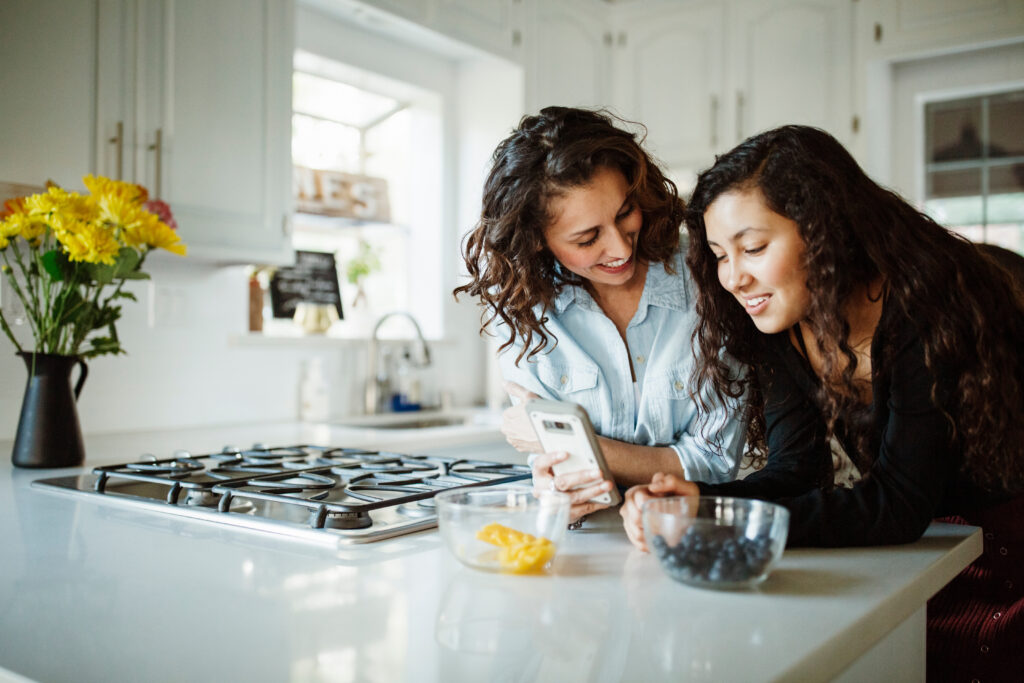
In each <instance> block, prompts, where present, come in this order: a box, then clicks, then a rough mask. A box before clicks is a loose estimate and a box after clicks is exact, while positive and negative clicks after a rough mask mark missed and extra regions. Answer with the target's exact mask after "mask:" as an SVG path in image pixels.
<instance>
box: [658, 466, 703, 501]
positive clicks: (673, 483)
mask: <svg viewBox="0 0 1024 683" xmlns="http://www.w3.org/2000/svg"><path fill="white" fill-rule="evenodd" d="M648 489H649V490H650V492H651V493H652V494H654V495H659V496H699V495H700V488H699V487H698V486H697V485H696V484H694V483H693V482H692V481H687V480H686V479H684V478H683V477H680V476H678V475H675V474H666V473H665V472H657V473H655V475H654V477H652V478H651V483H650V484H649V485H648Z"/></svg>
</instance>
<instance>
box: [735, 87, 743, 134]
mask: <svg viewBox="0 0 1024 683" xmlns="http://www.w3.org/2000/svg"><path fill="white" fill-rule="evenodd" d="M736 141H737V142H743V92H742V91H740V90H737V91H736Z"/></svg>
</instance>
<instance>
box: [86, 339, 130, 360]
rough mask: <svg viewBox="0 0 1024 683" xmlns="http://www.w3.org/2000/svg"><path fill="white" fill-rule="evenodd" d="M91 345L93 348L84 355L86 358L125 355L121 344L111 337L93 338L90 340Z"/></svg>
mask: <svg viewBox="0 0 1024 683" xmlns="http://www.w3.org/2000/svg"><path fill="white" fill-rule="evenodd" d="M89 344H90V345H91V347H92V348H90V349H89V350H88V351H86V353H85V354H83V355H85V356H86V357H92V356H99V355H101V354H104V353H114V354H117V353H124V351H122V350H121V344H120V342H118V341H117V340H116V339H111V338H110V337H93V338H92V339H90V340H89Z"/></svg>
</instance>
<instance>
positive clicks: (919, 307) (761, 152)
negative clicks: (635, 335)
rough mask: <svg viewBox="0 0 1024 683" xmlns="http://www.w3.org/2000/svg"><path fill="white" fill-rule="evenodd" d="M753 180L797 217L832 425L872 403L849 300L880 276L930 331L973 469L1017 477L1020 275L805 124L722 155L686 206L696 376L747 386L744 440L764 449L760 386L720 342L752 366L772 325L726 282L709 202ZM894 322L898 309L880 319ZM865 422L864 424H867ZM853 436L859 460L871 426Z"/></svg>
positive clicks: (726, 388) (867, 457)
mask: <svg viewBox="0 0 1024 683" xmlns="http://www.w3.org/2000/svg"><path fill="white" fill-rule="evenodd" d="M752 188H758V189H760V191H761V192H762V193H763V195H764V198H765V200H766V202H767V205H768V207H769V208H770V209H771V210H772V211H774V212H775V213H778V214H780V215H782V216H784V217H786V218H788V219H790V220H792V221H794V222H795V223H796V224H797V227H798V229H799V233H800V236H801V238H802V239H803V242H804V244H805V246H806V251H805V254H804V263H803V265H804V267H805V269H806V272H807V289H808V290H809V291H810V293H811V302H810V307H809V310H808V312H807V318H806V320H805V321H804V323H805V324H806V325H807V326H808V329H810V330H811V332H812V333H813V336H814V339H815V340H816V341H817V344H818V347H819V349H820V351H821V352H822V355H823V358H824V365H823V373H822V375H823V376H824V377H825V378H829V379H828V380H827V381H825V382H823V383H822V390H821V392H820V394H819V402H820V404H821V405H822V406H823V412H824V416H825V419H826V422H827V425H828V429H829V434H831V433H832V431H833V428H834V426H835V423H836V421H837V419H838V418H839V417H840V416H841V415H842V416H844V419H847V418H849V416H851V415H852V416H857V415H858V409H860V411H861V413H860V414H861V415H863V408H862V407H860V406H859V403H858V399H857V397H858V391H857V387H856V386H855V383H854V380H853V376H854V371H855V369H856V367H857V359H856V357H855V355H854V353H853V351H852V349H851V348H850V346H849V344H848V343H847V338H848V335H849V332H850V328H849V325H848V323H847V321H846V320H845V319H844V317H843V315H842V314H841V311H842V310H843V302H844V301H846V300H847V298H848V297H849V296H850V295H851V293H853V292H854V291H856V290H857V289H858V288H859V287H863V286H864V285H866V284H867V283H870V282H872V281H873V280H875V278H876V277H878V276H881V278H882V279H883V281H884V283H885V296H886V297H887V299H886V305H887V306H889V305H895V306H898V307H899V308H898V310H900V311H901V312H902V314H903V315H905V316H906V317H908V318H910V319H911V320H913V323H914V325H915V326H916V329H917V331H918V332H919V334H920V336H921V340H922V343H923V346H924V351H925V364H926V365H927V367H928V369H929V370H930V371H931V372H932V374H933V376H934V377H935V378H936V380H935V383H934V384H933V387H932V400H933V401H934V402H935V404H936V405H937V406H938V407H939V408H940V409H941V410H942V411H943V413H944V414H945V415H946V417H947V419H948V420H949V421H950V423H951V427H952V430H953V435H954V438H955V439H956V440H957V443H959V444H960V445H961V447H962V449H963V455H964V461H963V470H964V472H965V473H966V474H967V475H968V477H969V478H970V479H971V480H972V481H974V482H975V483H977V484H979V485H981V486H983V487H986V488H990V489H1019V488H1021V486H1022V485H1024V420H1022V419H1021V415H1022V412H1024V410H1022V409H1024V405H1022V390H1024V387H1022V386H1021V384H1022V381H1024V379H1022V377H1021V370H1020V368H1021V357H1020V354H1021V340H1022V339H1024V294H1022V289H1021V286H1020V284H1019V281H1018V284H1016V285H1015V283H1014V281H1013V279H1012V277H1011V275H1010V272H1009V271H1008V270H1007V269H1004V268H1003V267H1000V266H999V265H996V260H995V259H992V258H989V257H988V256H987V255H986V254H985V253H983V252H982V250H981V249H980V248H976V247H975V246H974V245H972V244H971V243H970V242H968V241H967V240H965V239H963V238H961V237H960V236H958V235H956V234H954V233H952V232H950V231H949V230H947V229H945V228H943V227H942V226H940V225H938V224H937V223H936V222H935V221H933V220H932V219H931V218H929V217H928V216H926V215H924V214H922V213H921V212H919V211H917V210H916V209H914V208H913V207H912V206H911V205H909V204H908V203H907V202H906V201H904V200H903V199H902V198H901V197H900V196H899V195H897V194H895V193H894V192H891V191H889V190H887V189H885V188H882V187H880V186H879V185H877V184H876V183H874V182H873V181H872V180H871V179H870V178H868V176H867V175H866V174H865V173H864V172H863V171H862V170H861V168H860V167H859V166H858V165H857V162H856V161H854V159H853V157H852V156H850V154H849V153H848V152H847V151H846V150H845V149H844V148H843V146H842V145H841V144H839V142H837V141H836V140H835V139H834V138H833V137H832V136H831V135H829V134H828V133H826V132H824V131H822V130H818V129H816V128H810V127H806V126H784V127H782V128H777V129H775V130H770V131H767V132H765V133H761V134H759V135H756V136H754V137H752V138H750V139H748V140H746V141H744V142H743V143H741V144H740V145H738V146H737V147H736V148H734V149H733V150H731V151H730V152H728V153H727V154H724V155H722V156H721V157H719V158H718V159H717V160H716V162H715V164H714V165H713V166H712V167H711V168H710V169H708V170H706V171H704V172H703V173H701V174H700V176H699V177H698V180H697V186H696V188H695V189H694V192H693V196H692V198H691V199H690V203H689V207H688V209H687V213H686V225H687V230H688V231H689V236H690V241H689V248H688V251H687V257H686V261H687V265H688V266H689V268H690V270H691V272H692V274H693V277H694V279H695V280H696V284H697V288H698V296H697V313H698V316H699V322H698V326H697V328H696V329H695V331H694V342H695V345H696V346H697V347H698V350H697V355H698V361H697V364H696V367H695V369H694V378H693V379H694V381H695V382H697V383H698V384H699V383H701V382H710V383H711V384H712V386H713V387H714V390H715V392H716V393H717V395H718V396H719V397H723V396H733V397H737V396H739V395H740V394H741V392H742V391H743V389H744V387H746V388H748V389H749V390H750V392H751V394H750V397H751V401H752V404H751V409H752V415H751V421H750V423H749V428H748V435H747V437H748V444H749V445H750V446H752V447H754V448H759V450H760V451H761V452H762V453H763V452H764V437H765V433H764V428H765V424H764V412H763V409H764V405H763V397H762V393H761V390H762V387H760V386H759V385H758V380H757V377H756V375H755V373H748V375H747V377H746V378H745V379H736V377H735V375H734V374H732V373H730V370H729V367H728V366H727V365H726V364H725V363H724V361H723V360H722V357H721V354H720V352H721V350H722V349H723V348H724V349H726V350H727V351H728V352H729V353H730V354H731V355H732V356H733V357H734V358H736V359H737V360H739V361H740V362H741V363H744V364H746V365H748V366H751V367H753V366H754V365H755V364H756V363H757V358H758V350H759V347H760V346H761V345H762V344H763V342H764V338H763V335H762V334H761V333H760V332H759V331H758V330H757V328H756V327H755V326H754V324H753V322H752V320H751V319H750V316H748V315H747V314H746V313H745V312H744V311H743V310H742V307H741V306H740V305H739V304H738V303H737V302H736V300H735V298H734V297H733V296H732V294H730V293H729V292H727V291H726V290H725V288H724V287H722V285H721V284H720V282H719V279H718V268H717V262H716V259H715V257H714V255H713V254H712V252H711V249H710V247H709V246H708V239H707V234H706V230H705V225H704V213H705V211H706V210H707V209H708V207H709V206H710V205H711V204H712V202H714V201H715V199H717V198H718V197H719V196H721V195H722V194H724V193H726V192H729V191H734V190H740V191H742V190H747V189H752ZM1002 251H1003V253H1004V256H1005V254H1006V252H1005V250H1002ZM997 258H1003V257H997ZM1010 259H1011V260H1012V259H1017V260H1019V257H1014V256H1012V255H1011V256H1010ZM1008 262H1012V261H1010V260H1008ZM950 293H953V294H954V295H953V296H950ZM897 317H898V316H897ZM887 321H888V322H887ZM892 324H895V323H894V322H893V320H892V316H883V318H882V321H881V322H880V325H882V326H885V325H892ZM880 332H881V333H882V334H883V335H885V333H886V330H885V329H883V328H881V327H880ZM883 338H884V337H883ZM841 356H842V357H844V358H841ZM841 360H842V361H845V366H844V364H843V362H841ZM883 362H884V359H883ZM840 367H842V368H843V370H842V371H841V372H838V371H837V369H838V368H840ZM939 368H942V369H943V371H942V372H940V371H939V370H938V369H939ZM940 382H941V383H942V387H940V386H939V384H940ZM854 422H856V420H854ZM860 428H861V430H864V429H865V427H864V425H863V423H862V424H861V427H860ZM856 429H857V428H856V426H855V427H854V431H855V432H856ZM854 437H855V443H856V445H857V447H858V449H861V452H860V454H859V455H860V461H859V462H861V463H864V462H866V464H868V465H870V462H872V461H873V458H874V454H873V453H868V452H866V450H867V449H866V448H864V445H865V444H866V443H867V442H868V441H867V435H866V434H863V433H861V434H860V435H859V436H858V435H857V434H854ZM851 455H854V454H851Z"/></svg>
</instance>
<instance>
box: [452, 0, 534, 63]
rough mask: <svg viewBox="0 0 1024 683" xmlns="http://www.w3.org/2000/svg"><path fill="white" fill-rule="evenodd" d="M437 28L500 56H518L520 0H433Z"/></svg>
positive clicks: (521, 33)
mask: <svg viewBox="0 0 1024 683" xmlns="http://www.w3.org/2000/svg"><path fill="white" fill-rule="evenodd" d="M436 2H437V5H436V8H435V26H436V28H437V30H439V31H441V32H442V33H445V34H447V35H450V36H452V37H454V38H457V39H459V40H461V41H463V42H467V43H469V44H470V45H475V46H476V47H479V48H482V49H484V50H487V51H489V52H492V53H494V54H497V55H501V56H502V57H506V58H510V59H514V60H518V59H519V58H520V50H521V45H522V39H523V32H522V28H521V24H520V20H521V12H520V8H521V7H522V2H521V0H436Z"/></svg>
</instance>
